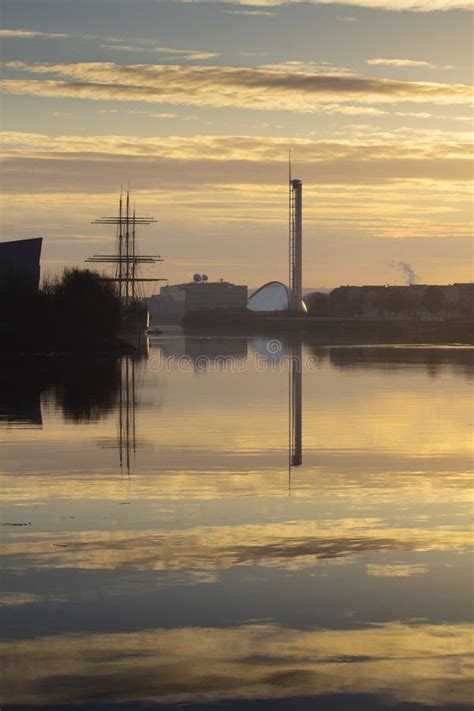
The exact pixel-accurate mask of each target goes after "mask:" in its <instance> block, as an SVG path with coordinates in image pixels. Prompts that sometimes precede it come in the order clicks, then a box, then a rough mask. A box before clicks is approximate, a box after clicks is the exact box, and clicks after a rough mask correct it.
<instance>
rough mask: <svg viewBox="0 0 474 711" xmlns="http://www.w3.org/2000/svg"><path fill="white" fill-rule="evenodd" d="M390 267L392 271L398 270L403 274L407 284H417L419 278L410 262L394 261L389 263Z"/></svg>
mask: <svg viewBox="0 0 474 711" xmlns="http://www.w3.org/2000/svg"><path fill="white" fill-rule="evenodd" d="M389 267H392V269H396V270H397V271H399V272H401V273H402V274H403V276H404V277H405V283H406V284H408V285H409V284H416V282H417V279H418V277H417V275H416V272H414V271H413V269H412V268H411V266H410V265H409V264H408V262H395V261H393V262H390V263H389Z"/></svg>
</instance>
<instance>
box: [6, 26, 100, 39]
mask: <svg viewBox="0 0 474 711" xmlns="http://www.w3.org/2000/svg"><path fill="white" fill-rule="evenodd" d="M2 37H4V38H12V39H15V38H16V39H36V38H37V37H45V38H47V39H64V38H66V37H79V38H82V39H96V38H97V35H91V34H76V33H73V34H71V33H67V32H41V31H39V30H26V29H8V28H4V29H3V30H0V38H2Z"/></svg>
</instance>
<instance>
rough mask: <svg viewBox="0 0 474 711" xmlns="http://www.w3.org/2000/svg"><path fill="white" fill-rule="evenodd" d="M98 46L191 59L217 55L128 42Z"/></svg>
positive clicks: (202, 58)
mask: <svg viewBox="0 0 474 711" xmlns="http://www.w3.org/2000/svg"><path fill="white" fill-rule="evenodd" d="M100 46H101V47H102V48H103V49H112V50H115V51H117V52H156V53H157V54H169V55H171V56H179V57H181V58H183V59H188V60H193V61H197V60H206V59H215V58H216V57H219V54H218V53H217V52H201V51H199V50H194V49H177V48H176V47H147V46H142V47H138V46H136V45H129V44H101V45H100Z"/></svg>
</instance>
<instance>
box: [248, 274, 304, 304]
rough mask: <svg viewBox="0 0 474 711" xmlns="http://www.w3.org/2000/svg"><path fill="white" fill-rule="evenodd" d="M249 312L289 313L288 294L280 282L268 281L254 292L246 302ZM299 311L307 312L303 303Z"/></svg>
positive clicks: (285, 287)
mask: <svg viewBox="0 0 474 711" xmlns="http://www.w3.org/2000/svg"><path fill="white" fill-rule="evenodd" d="M247 308H248V309H250V311H289V309H290V292H289V290H288V287H287V286H286V285H285V284H283V282H281V281H269V282H268V283H267V284H264V285H263V286H261V287H260V289H257V291H254V293H253V294H252V296H251V297H250V299H249V300H248V302H247ZM301 311H307V309H306V304H305V303H304V301H302V302H301Z"/></svg>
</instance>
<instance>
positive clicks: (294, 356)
mask: <svg viewBox="0 0 474 711" xmlns="http://www.w3.org/2000/svg"><path fill="white" fill-rule="evenodd" d="M289 381H290V383H289V391H290V397H289V400H290V403H289V405H290V406H289V448H288V449H289V452H288V456H289V467H290V471H291V467H297V466H299V465H300V464H302V463H303V444H302V441H303V440H302V429H303V412H302V405H303V362H302V347H301V338H299V339H298V340H297V341H295V342H294V343H292V345H291V356H290V368H289Z"/></svg>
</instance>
